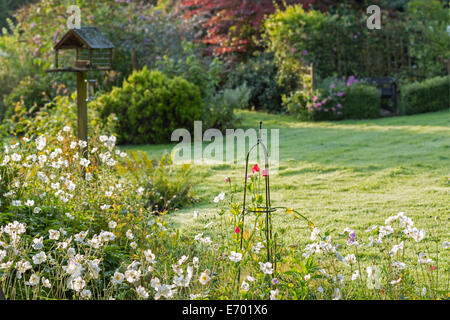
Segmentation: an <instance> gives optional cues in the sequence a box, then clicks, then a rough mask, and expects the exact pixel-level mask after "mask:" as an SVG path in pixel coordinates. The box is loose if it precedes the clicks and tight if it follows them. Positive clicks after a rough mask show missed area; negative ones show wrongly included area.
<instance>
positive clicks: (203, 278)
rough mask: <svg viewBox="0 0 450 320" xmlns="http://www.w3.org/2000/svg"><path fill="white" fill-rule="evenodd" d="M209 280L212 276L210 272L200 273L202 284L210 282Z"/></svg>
mask: <svg viewBox="0 0 450 320" xmlns="http://www.w3.org/2000/svg"><path fill="white" fill-rule="evenodd" d="M209 280H211V278H210V277H209V272H206V271H205V272H202V274H201V275H200V277H199V279H198V281H199V282H200V283H201V284H202V285H205V284H207V283H208V282H209Z"/></svg>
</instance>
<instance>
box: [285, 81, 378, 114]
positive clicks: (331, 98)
mask: <svg viewBox="0 0 450 320" xmlns="http://www.w3.org/2000/svg"><path fill="white" fill-rule="evenodd" d="M380 99H381V98H380V96H379V93H378V90H377V89H376V88H375V87H370V86H367V85H365V84H364V83H362V82H361V81H359V80H358V79H356V78H355V77H354V76H349V77H348V78H345V77H344V78H342V79H335V80H333V81H332V82H331V83H329V84H327V85H326V87H322V88H319V89H315V90H312V89H311V88H310V87H309V86H305V87H304V89H303V90H299V91H296V92H294V93H293V94H292V95H291V96H289V97H284V99H283V103H284V105H285V106H286V108H287V110H288V111H289V112H290V113H293V114H296V115H298V116H299V118H300V119H303V120H314V121H322V120H342V119H364V118H374V117H377V116H378V115H379V108H380V106H381V105H380V102H381V101H380Z"/></svg>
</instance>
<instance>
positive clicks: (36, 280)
mask: <svg viewBox="0 0 450 320" xmlns="http://www.w3.org/2000/svg"><path fill="white" fill-rule="evenodd" d="M40 280H41V279H40V278H39V276H38V275H37V274H35V273H33V274H32V275H31V276H30V279H29V280H28V282H27V284H28V285H30V286H32V287H34V286H37V285H38V284H39V281H40Z"/></svg>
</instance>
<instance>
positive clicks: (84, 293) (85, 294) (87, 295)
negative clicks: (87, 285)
mask: <svg viewBox="0 0 450 320" xmlns="http://www.w3.org/2000/svg"><path fill="white" fill-rule="evenodd" d="M80 297H81V298H82V299H90V298H92V292H91V290H89V289H83V291H81V293H80Z"/></svg>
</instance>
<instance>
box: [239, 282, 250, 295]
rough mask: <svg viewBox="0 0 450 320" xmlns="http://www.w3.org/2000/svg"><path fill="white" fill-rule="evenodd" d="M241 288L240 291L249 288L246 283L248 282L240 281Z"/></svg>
mask: <svg viewBox="0 0 450 320" xmlns="http://www.w3.org/2000/svg"><path fill="white" fill-rule="evenodd" d="M241 289H242V291H245V292H247V291H248V290H249V289H250V285H249V284H248V282H246V281H242V284H241Z"/></svg>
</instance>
